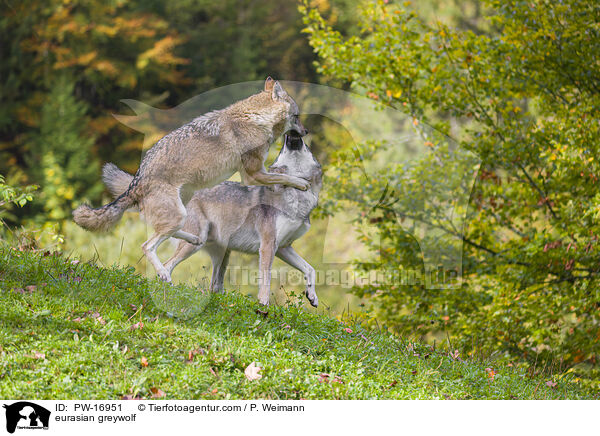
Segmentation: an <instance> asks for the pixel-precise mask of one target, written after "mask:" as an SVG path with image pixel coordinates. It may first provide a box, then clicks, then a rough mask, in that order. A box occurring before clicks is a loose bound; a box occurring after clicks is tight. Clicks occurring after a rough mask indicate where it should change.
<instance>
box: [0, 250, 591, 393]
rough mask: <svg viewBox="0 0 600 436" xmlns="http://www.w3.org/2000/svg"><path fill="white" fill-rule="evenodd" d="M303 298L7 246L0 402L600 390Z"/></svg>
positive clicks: (1, 294) (1, 261) (0, 307)
mask: <svg viewBox="0 0 600 436" xmlns="http://www.w3.org/2000/svg"><path fill="white" fill-rule="evenodd" d="M28 286H29V288H27V287H28ZM298 306H299V305H297V304H286V306H285V307H284V306H276V307H270V308H269V311H268V315H264V314H261V313H257V309H259V306H258V305H257V303H256V301H255V299H254V298H251V297H247V296H244V295H241V294H238V293H233V292H229V293H226V294H224V295H214V296H213V295H210V294H206V293H202V292H199V291H198V290H196V289H193V288H191V287H187V286H183V285H180V286H174V287H171V286H168V285H164V284H162V283H159V282H157V281H155V280H147V279H145V278H143V277H142V276H140V275H139V274H137V273H135V271H134V270H133V268H129V269H122V268H101V267H98V266H96V265H94V264H92V263H76V262H73V261H72V260H70V259H66V258H65V257H64V256H55V255H44V254H43V253H31V252H18V251H15V250H12V249H10V248H7V247H0V397H1V398H14V399H17V398H19V399H20V398H32V399H77V398H79V399H119V398H122V397H124V396H133V397H135V396H138V397H142V398H150V397H152V396H153V395H155V396H156V395H157V394H158V395H161V393H162V392H164V394H165V395H164V397H162V398H167V399H191V398H194V399H223V398H232V399H254V398H268V399H300V398H313V399H321V398H328V399H375V398H392V399H394V398H398V399H416V398H423V399H435V398H439V399H445V398H447V399H469V398H470V399H501V398H505V399H509V398H519V399H530V398H538V399H552V398H572V399H575V398H597V394H594V393H593V392H590V391H586V390H584V389H583V388H581V387H579V386H578V385H577V384H576V383H575V382H573V381H572V380H570V379H566V378H563V379H558V378H554V379H552V377H551V376H548V377H547V378H529V377H528V376H526V375H525V373H523V372H519V370H518V369H516V368H509V367H500V366H497V365H492V364H490V363H485V362H479V361H474V360H465V361H463V360H461V359H455V358H453V357H452V356H449V355H448V353H446V352H443V351H442V350H433V349H432V348H431V347H430V346H425V345H420V344H418V343H413V342H408V341H405V340H402V339H401V338H397V337H394V336H392V335H390V334H388V333H385V332H380V331H378V330H372V329H367V328H365V327H363V326H361V325H359V324H353V323H347V324H343V323H341V322H340V321H339V320H336V319H333V318H331V317H329V316H327V315H326V314H323V313H311V312H308V311H306V310H305V309H304V308H302V307H298ZM140 322H141V323H143V327H142V328H135V327H136V326H138V327H139V326H140V324H139V323H140ZM146 362H147V366H146ZM252 362H256V364H257V365H258V366H260V367H261V368H262V370H261V371H260V374H262V378H261V379H260V380H253V381H250V380H247V379H246V377H245V376H244V369H245V368H246V367H247V366H248V365H250V364H251V363H252ZM486 368H487V369H486ZM490 368H491V369H493V370H494V372H495V373H496V374H495V375H494V377H493V379H492V378H491V377H490V374H491V373H490V371H489V369H490ZM549 381H551V382H552V383H556V386H554V387H550V386H548V385H547V384H546V383H547V382H549Z"/></svg>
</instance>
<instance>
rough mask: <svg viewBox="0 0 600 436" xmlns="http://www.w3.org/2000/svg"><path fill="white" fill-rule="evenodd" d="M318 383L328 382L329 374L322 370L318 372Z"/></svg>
mask: <svg viewBox="0 0 600 436" xmlns="http://www.w3.org/2000/svg"><path fill="white" fill-rule="evenodd" d="M319 383H329V374H325V373H324V372H322V373H321V374H319Z"/></svg>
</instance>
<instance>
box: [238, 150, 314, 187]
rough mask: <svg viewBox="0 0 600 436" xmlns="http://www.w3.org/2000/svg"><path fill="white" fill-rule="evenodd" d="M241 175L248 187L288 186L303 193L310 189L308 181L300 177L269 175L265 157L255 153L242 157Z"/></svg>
mask: <svg viewBox="0 0 600 436" xmlns="http://www.w3.org/2000/svg"><path fill="white" fill-rule="evenodd" d="M240 174H241V176H242V180H243V181H244V184H246V185H286V186H291V187H293V188H296V189H300V190H302V191H306V190H307V189H308V188H309V187H310V183H309V182H308V180H304V179H301V178H300V177H295V176H289V175H287V174H279V173H268V172H267V170H265V166H264V161H263V156H262V155H260V154H257V153H256V152H254V151H252V152H249V153H246V154H244V155H242V168H240Z"/></svg>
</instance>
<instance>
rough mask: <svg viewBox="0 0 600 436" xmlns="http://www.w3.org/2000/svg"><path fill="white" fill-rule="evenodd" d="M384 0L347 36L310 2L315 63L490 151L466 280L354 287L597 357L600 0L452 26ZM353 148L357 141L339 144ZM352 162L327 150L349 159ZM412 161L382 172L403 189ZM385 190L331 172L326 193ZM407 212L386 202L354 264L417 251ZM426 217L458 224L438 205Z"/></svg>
mask: <svg viewBox="0 0 600 436" xmlns="http://www.w3.org/2000/svg"><path fill="white" fill-rule="evenodd" d="M387 3H388V2H387V1H379V2H373V3H369V4H368V5H367V6H366V7H365V9H364V10H363V12H362V14H361V17H362V20H361V21H362V23H361V24H362V26H361V33H360V34H359V35H353V36H343V35H342V34H341V33H340V32H338V31H336V30H334V29H332V28H331V26H329V25H328V24H327V23H326V22H325V21H324V20H323V19H322V17H321V16H320V14H319V12H318V11H317V10H316V9H311V8H310V7H309V5H308V4H305V5H304V6H303V8H302V11H303V13H304V16H305V24H306V29H305V31H306V32H307V33H308V34H309V35H310V42H311V45H312V46H313V48H314V50H315V51H316V52H317V53H318V55H319V57H320V65H319V71H320V72H321V73H323V74H325V75H326V76H327V77H330V78H331V79H333V80H340V79H342V80H345V81H347V82H350V83H351V85H352V86H353V87H354V88H356V89H361V90H364V91H366V92H367V95H369V96H370V97H371V98H373V99H375V100H378V101H382V102H386V103H388V104H391V105H393V106H396V107H399V108H402V109H404V110H405V111H407V112H408V114H410V115H411V116H412V117H414V119H415V120H417V121H420V122H424V123H428V124H429V125H432V126H434V127H435V128H436V129H437V130H439V131H441V132H442V133H444V134H446V135H449V136H452V137H454V138H455V139H456V140H457V141H458V142H459V143H460V145H461V147H463V148H464V149H466V150H470V151H472V152H474V153H475V154H476V155H477V156H479V158H480V159H481V161H482V165H481V168H480V170H479V173H478V177H477V180H476V184H475V187H474V190H473V194H472V196H471V201H470V207H469V212H468V228H467V229H465V232H464V236H463V239H464V270H465V278H466V282H465V284H464V285H463V287H462V289H460V291H456V290H455V291H428V290H426V289H425V288H424V287H422V286H410V287H409V286H404V287H396V286H380V285H378V286H365V287H362V288H360V289H356V292H358V293H359V294H361V295H364V296H366V297H368V298H369V300H370V302H371V304H372V305H373V306H374V308H375V310H376V311H377V312H378V316H379V317H380V318H382V319H383V320H385V322H386V323H388V324H389V325H390V326H393V327H394V328H395V329H396V330H398V331H403V332H411V333H417V334H419V335H423V336H425V335H431V334H439V333H440V332H444V331H445V332H447V333H448V334H449V337H450V339H451V340H452V341H453V342H454V343H455V344H460V345H462V347H463V348H465V349H467V350H469V351H470V352H476V350H479V351H482V350H483V351H486V352H496V353H500V354H502V355H504V356H506V357H507V358H511V359H512V358H521V359H524V360H525V361H528V362H530V363H533V362H536V361H543V360H546V361H547V362H548V361H553V362H556V363H557V364H559V365H563V366H573V365H578V366H579V368H580V369H583V368H584V367H586V368H588V369H590V368H591V369H592V371H596V369H595V368H596V364H597V360H598V353H599V352H600V348H599V339H600V329H599V326H600V291H599V289H600V287H599V284H600V283H599V280H598V275H599V274H600V264H599V262H598V259H599V256H600V249H599V245H598V233H600V229H599V225H598V219H599V218H600V194H599V193H598V173H599V170H600V167H599V165H600V164H599V163H598V159H599V158H600V156H599V151H600V150H599V144H600V124H599V123H598V118H599V116H600V113H599V111H600V109H599V108H600V73H599V70H598V69H597V68H594V67H593V65H596V63H597V53H598V51H599V50H600V33H599V32H598V30H597V29H598V25H597V22H598V16H599V14H600V5H599V4H598V3H597V2H593V1H575V0H567V1H563V2H560V3H558V2H547V1H531V2H518V1H512V0H511V1H503V2H500V1H489V0H488V1H486V2H484V3H485V5H484V6H485V7H484V10H485V11H487V12H486V13H487V15H488V18H487V21H486V22H485V23H484V24H483V25H482V26H481V27H480V28H476V29H475V30H460V29H458V30H457V29H451V28H449V27H448V26H446V25H444V24H443V23H440V22H437V23H433V24H429V23H426V22H425V21H424V20H422V19H421V18H420V17H419V16H418V15H417V14H416V13H415V12H414V11H412V10H411V9H410V6H408V5H409V3H405V4H404V5H405V6H396V5H390V4H387ZM456 126H462V127H461V128H458V127H456ZM345 152H346V153H350V152H351V150H349V149H348V148H347V149H346V150H345V151H344V150H341V151H340V152H339V153H338V154H339V155H340V156H341V155H343V154H344V153H345ZM342 161H343V160H335V159H334V161H333V165H338V166H340V165H351V162H350V163H348V160H346V161H344V162H346V163H342ZM417 166H419V168H420V169H421V170H422V173H421V176H420V178H419V179H416V180H418V181H422V180H427V179H429V178H434V179H435V178H438V177H441V176H443V175H444V172H445V173H446V174H448V173H451V171H448V170H447V169H444V168H440V167H439V166H435V165H427V162H425V161H423V162H421V163H420V164H417ZM406 176H407V173H406V172H405V169H403V168H398V167H395V166H394V165H392V164H390V165H389V166H388V167H386V168H385V169H384V171H382V172H381V173H380V177H381V178H383V179H384V180H390V181H391V182H392V183H391V186H394V185H393V183H394V182H398V185H397V188H396V192H394V193H392V194H393V196H394V198H399V197H400V195H399V194H401V193H402V191H403V190H404V189H406V187H405V186H404V185H403V184H402V183H403V182H404V183H406V182H407V178H406ZM413 182H414V180H413ZM349 183H352V180H349ZM330 192H331V191H330ZM357 192H358V193H360V195H356V194H357ZM381 193H382V190H381V189H369V188H365V187H359V186H356V185H353V186H351V187H348V186H346V185H344V184H342V183H336V184H335V185H334V189H333V193H332V194H333V196H334V197H335V198H338V199H343V200H347V201H349V202H351V203H353V204H354V205H356V206H357V207H359V208H362V210H363V211H366V210H368V209H369V208H372V205H373V204H377V202H378V199H379V197H380V196H381ZM367 217H368V215H366V214H363V218H361V219H359V221H364V220H366V219H368V218H367ZM398 218H399V217H397V216H396V215H395V214H394V213H392V212H385V211H382V213H381V214H380V216H378V217H377V219H376V220H375V221H373V223H372V224H374V225H376V226H377V228H378V230H379V231H380V233H381V237H382V238H383V239H385V241H386V246H385V247H383V248H382V250H381V252H382V255H381V256H380V259H381V260H380V261H379V262H375V263H369V264H367V263H364V262H363V263H360V262H359V263H358V267H359V268H361V269H363V270H365V271H376V270H379V269H385V268H389V267H390V266H391V267H394V266H400V265H405V264H407V263H410V262H418V259H415V258H414V257H415V254H414V253H415V243H414V241H413V240H411V238H410V237H407V236H406V235H405V234H403V233H401V231H400V227H399V225H398ZM422 218H423V217H416V219H417V220H418V219H422ZM430 218H431V219H434V220H435V219H438V220H439V221H438V224H440V225H441V226H442V228H446V231H450V230H449V229H448V228H447V227H444V224H447V223H444V221H443V219H442V217H437V216H436V215H435V214H433V215H432V216H431V217H430ZM386 247H387V248H386ZM373 248H379V247H373Z"/></svg>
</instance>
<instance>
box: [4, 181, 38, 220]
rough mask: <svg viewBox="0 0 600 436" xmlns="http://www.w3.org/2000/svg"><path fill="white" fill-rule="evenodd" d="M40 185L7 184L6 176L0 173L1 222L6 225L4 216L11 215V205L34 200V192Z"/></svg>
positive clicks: (21, 205)
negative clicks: (21, 185)
mask: <svg viewBox="0 0 600 436" xmlns="http://www.w3.org/2000/svg"><path fill="white" fill-rule="evenodd" d="M37 188H38V187H37V186H35V185H30V186H25V187H19V186H11V185H8V184H6V180H5V179H4V176H3V175H2V174H0V224H2V225H4V218H5V217H7V216H8V217H11V215H10V212H9V211H10V209H9V208H10V206H11V204H12V205H16V206H18V207H23V206H25V205H26V204H27V203H28V202H30V201H32V200H33V192H34V191H35V190H36V189H37Z"/></svg>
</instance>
